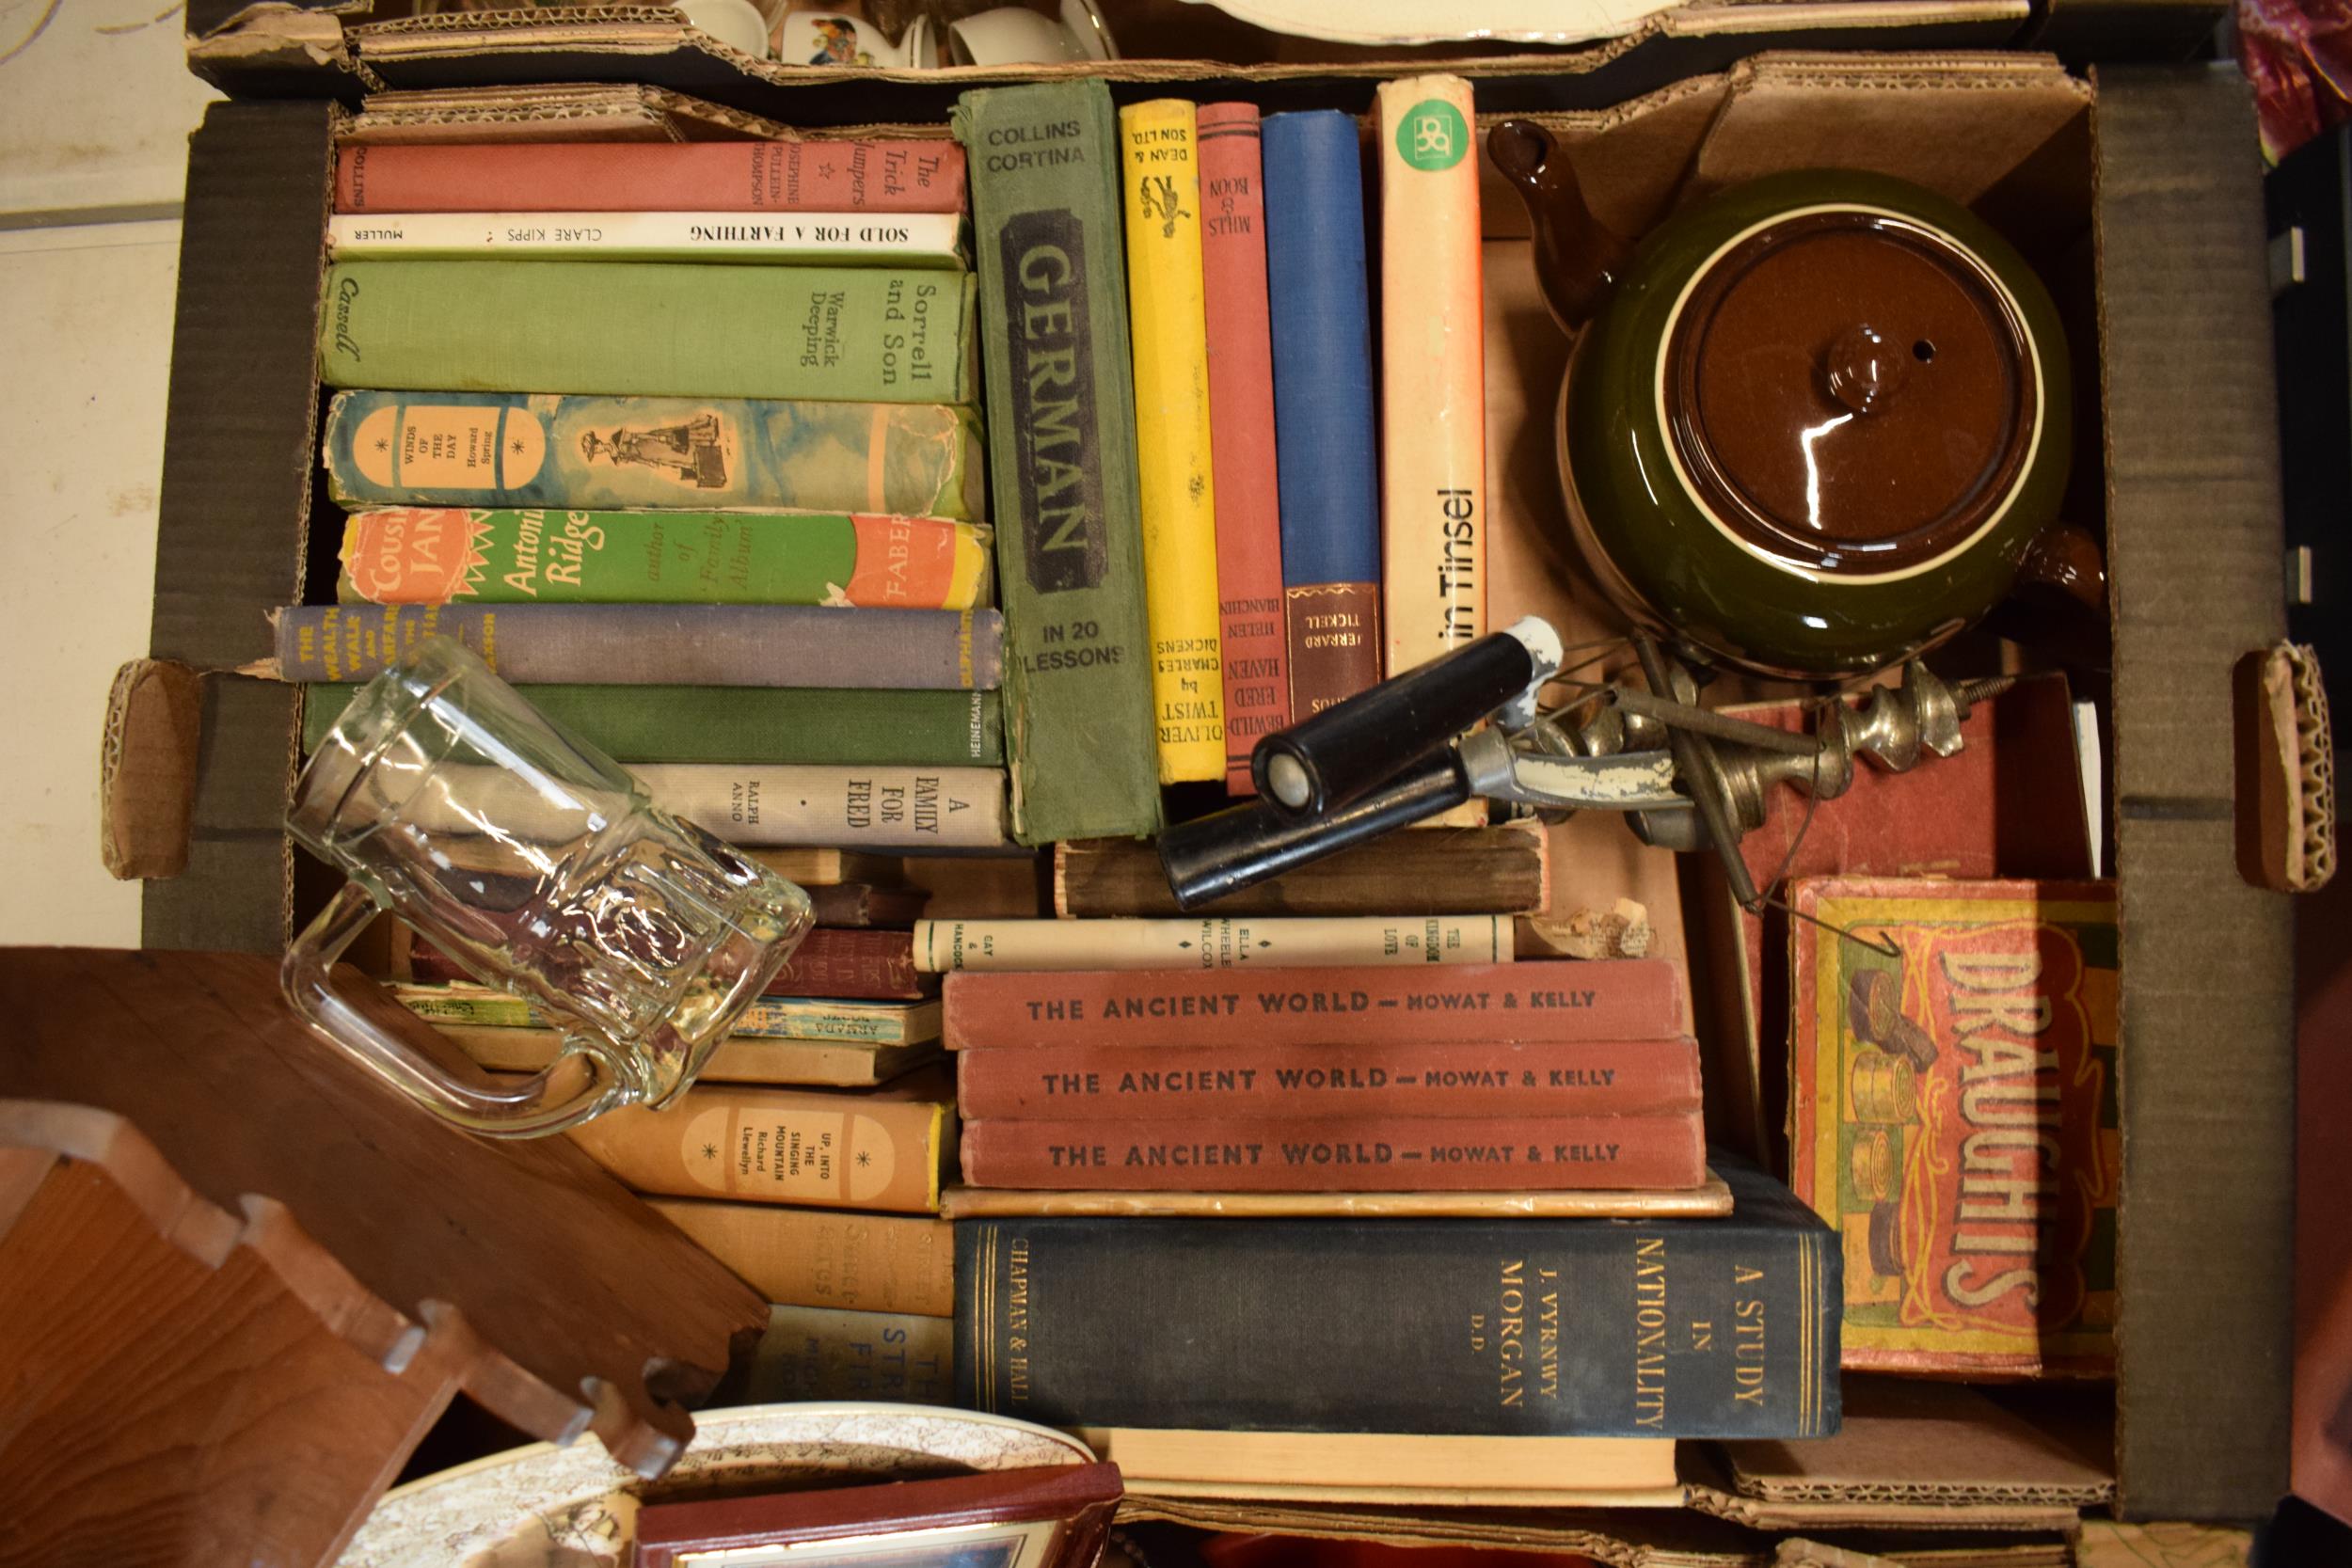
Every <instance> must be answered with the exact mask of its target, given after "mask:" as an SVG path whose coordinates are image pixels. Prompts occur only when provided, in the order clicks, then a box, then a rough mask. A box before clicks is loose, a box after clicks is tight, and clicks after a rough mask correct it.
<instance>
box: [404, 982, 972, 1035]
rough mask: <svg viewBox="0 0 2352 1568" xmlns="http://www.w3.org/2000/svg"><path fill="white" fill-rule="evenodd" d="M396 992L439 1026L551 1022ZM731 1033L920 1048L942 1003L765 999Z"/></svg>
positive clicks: (464, 990)
mask: <svg viewBox="0 0 2352 1568" xmlns="http://www.w3.org/2000/svg"><path fill="white" fill-rule="evenodd" d="M391 990H392V996H393V999H394V1000H396V1001H398V1002H399V1003H400V1005H401V1006H404V1007H406V1008H407V1009H408V1010H409V1011H410V1012H412V1013H415V1014H416V1015H417V1016H418V1017H419V1018H423V1019H430V1020H432V1021H433V1022H436V1023H466V1024H472V1025H475V1026H477V1027H481V1028H489V1029H534V1028H545V1027H548V1024H549V1023H550V1022H551V1021H550V1020H549V1019H548V1015H547V1014H546V1013H544V1012H542V1011H541V1010H540V1008H539V1006H538V1004H537V1003H534V1002H530V1001H527V1000H525V999H524V998H522V997H519V996H516V995H514V994H512V993H510V992H507V991H502V990H493V989H492V988H490V987H488V986H478V985H474V984H472V983H471V982H469V981H463V980H459V981H453V982H451V983H450V984H447V985H422V984H419V983H417V982H414V981H400V982H396V983H395V984H394V985H393V986H392V988H391ZM731 1033H734V1034H737V1035H744V1036H753V1037H763V1038H780V1039H796V1040H856V1041H863V1042H869V1043H872V1044H875V1045H921V1044H924V1043H925V1042H927V1041H930V1040H935V1039H937V1038H939V1004H938V1003H936V1002H838V1001H833V1000H829V999H823V998H811V997H799V996H763V997H761V998H760V999H759V1000H758V1001H756V1002H754V1003H752V1004H751V1005H750V1006H747V1007H745V1008H744V1009H743V1011H742V1013H741V1014H740V1015H739V1016H738V1018H737V1019H736V1022H735V1027H734V1029H733V1030H732V1031H731Z"/></svg>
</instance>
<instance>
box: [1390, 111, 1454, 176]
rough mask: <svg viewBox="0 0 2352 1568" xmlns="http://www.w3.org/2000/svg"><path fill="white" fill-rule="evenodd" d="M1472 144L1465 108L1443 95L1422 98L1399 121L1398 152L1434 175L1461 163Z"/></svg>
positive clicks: (1401, 156) (1397, 123) (1405, 158)
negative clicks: (1442, 96) (1459, 107)
mask: <svg viewBox="0 0 2352 1568" xmlns="http://www.w3.org/2000/svg"><path fill="white" fill-rule="evenodd" d="M1469 150H1470V125H1469V123H1468V122H1467V121H1466V120H1464V119H1462V111H1461V110H1459V109H1457V108H1455V107H1454V105H1453V104H1451V103H1447V102H1446V101H1445V100H1444V99H1442V98H1424V99H1422V101H1421V102H1420V103H1416V104H1414V105H1413V106H1412V107H1411V108H1409V109H1407V110H1406V111H1405V118H1404V119H1400V120H1398V121H1397V122H1396V155H1397V156H1398V157H1400V158H1402V159H1404V160H1405V161H1406V163H1408V164H1410V165H1412V166H1414V167H1415V168H1418V169H1424V170H1427V171H1428V172H1430V173H1433V174H1434V173H1436V172H1437V171H1438V169H1441V168H1452V167H1453V166H1454V165H1456V164H1458V163H1460V162H1461V161H1462V154H1463V153H1465V152H1468V151H1469Z"/></svg>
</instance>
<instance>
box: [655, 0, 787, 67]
mask: <svg viewBox="0 0 2352 1568" xmlns="http://www.w3.org/2000/svg"><path fill="white" fill-rule="evenodd" d="M671 4H672V5H673V6H675V8H677V9H678V10H680V11H682V12H684V13H685V16H686V20H687V23H688V24H689V25H691V26H692V27H693V28H694V29H695V30H697V31H698V32H703V33H707V34H708V35H709V36H710V37H712V38H714V39H717V40H719V41H720V42H721V43H723V44H726V45H727V46H728V47H729V48H733V49H739V50H741V51H742V52H743V53H744V54H746V55H750V56H751V57H752V58H753V59H755V60H757V59H763V58H765V57H766V56H767V54H768V19H767V18H766V17H764V16H762V15H760V14H759V8H758V7H757V6H755V5H753V4H752V0H671Z"/></svg>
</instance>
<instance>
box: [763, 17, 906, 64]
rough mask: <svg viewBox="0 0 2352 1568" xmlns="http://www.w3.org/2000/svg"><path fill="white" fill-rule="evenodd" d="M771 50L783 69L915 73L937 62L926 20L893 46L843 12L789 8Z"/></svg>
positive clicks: (778, 21)
mask: <svg viewBox="0 0 2352 1568" xmlns="http://www.w3.org/2000/svg"><path fill="white" fill-rule="evenodd" d="M769 47H770V53H771V54H772V55H774V56H775V58H776V60H777V61H778V63H780V64H783V65H818V66H880V67H884V68H890V69H896V70H919V69H923V68H927V67H930V66H933V65H936V64H938V58H937V55H936V53H935V51H934V48H933V45H932V42H931V24H930V18H929V17H922V16H918V17H916V18H915V19H914V21H913V22H912V23H910V24H908V26H907V31H906V37H905V38H903V39H901V40H898V42H897V43H893V42H891V41H890V39H889V37H888V35H886V34H884V33H883V32H882V29H881V28H880V27H877V26H875V25H874V24H872V23H870V22H867V21H866V20H865V19H863V18H861V17H855V16H851V15H850V14H849V13H848V12H846V11H803V10H788V11H786V12H785V13H784V14H783V15H782V16H780V17H778V18H777V19H776V24H775V27H774V29H773V31H772V32H771V34H770V46H769Z"/></svg>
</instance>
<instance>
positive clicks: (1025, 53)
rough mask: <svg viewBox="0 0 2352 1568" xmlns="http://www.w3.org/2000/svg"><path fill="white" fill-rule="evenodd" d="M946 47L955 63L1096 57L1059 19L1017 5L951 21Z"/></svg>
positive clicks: (1038, 62) (1018, 62)
mask: <svg viewBox="0 0 2352 1568" xmlns="http://www.w3.org/2000/svg"><path fill="white" fill-rule="evenodd" d="M947 47H948V52H949V54H950V55H952V56H953V57H954V61H955V63H956V64H957V65H979V66H1006V65H1061V64H1065V63H1068V62H1070V61H1073V60H1089V59H1094V58H1097V57H1098V56H1096V55H1093V54H1091V53H1089V51H1088V50H1087V49H1086V48H1085V47H1084V46H1083V45H1082V44H1081V43H1080V42H1079V40H1077V39H1076V38H1075V37H1073V35H1072V33H1071V30H1070V29H1069V28H1068V27H1067V26H1065V25H1063V24H1061V23H1059V22H1057V21H1056V20H1054V19H1053V18H1052V17H1048V16H1041V15H1039V14H1038V13H1037V12H1036V11H1032V10H1026V9H1024V8H1021V7H1019V6H1003V7H999V8H997V9H995V10H993V11H982V12H980V13H979V14H978V15H977V16H967V17H965V18H963V19H962V20H961V21H960V22H950V23H949V24H947Z"/></svg>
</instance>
